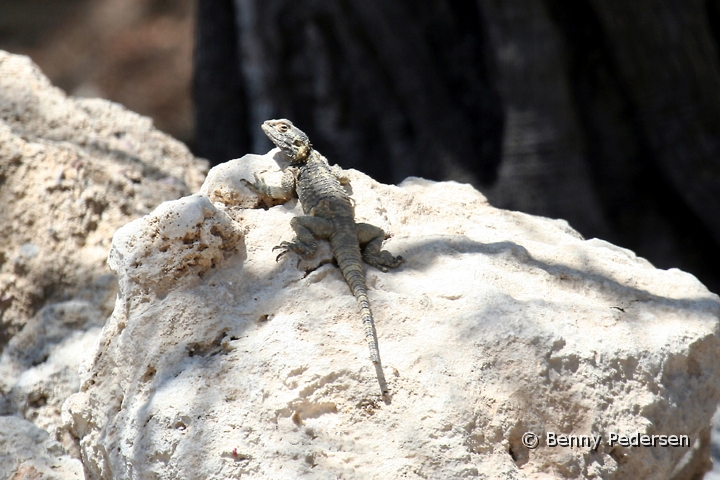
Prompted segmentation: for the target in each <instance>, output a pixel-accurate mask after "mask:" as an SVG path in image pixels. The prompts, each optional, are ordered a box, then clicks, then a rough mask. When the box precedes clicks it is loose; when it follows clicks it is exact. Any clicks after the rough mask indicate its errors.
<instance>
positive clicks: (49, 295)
mask: <svg viewBox="0 0 720 480" xmlns="http://www.w3.org/2000/svg"><path fill="white" fill-rule="evenodd" d="M206 170H207V162H205V161H202V160H200V159H196V158H195V157H193V155H192V154H191V153H190V152H189V151H188V149H187V147H185V146H184V145H182V144H181V143H180V142H178V141H177V140H174V139H172V138H170V137H169V136H167V135H164V134H163V133H162V132H159V131H158V130H157V129H155V128H154V127H153V126H152V121H151V120H150V119H149V118H146V117H142V116H140V115H138V114H136V113H133V112H130V111H128V110H126V109H124V108H123V107H122V106H120V105H118V104H114V103H111V102H108V101H104V100H97V99H74V98H72V97H68V96H66V95H65V94H64V93H63V92H62V91H61V90H59V89H57V88H55V87H53V86H52V85H51V84H50V82H49V81H48V79H47V78H46V77H45V76H44V75H42V73H41V72H40V70H39V69H38V68H37V66H35V65H34V64H33V63H32V62H31V61H30V59H29V58H27V57H23V56H19V55H11V54H9V53H7V52H3V51H0V232H2V235H1V236H2V242H0V415H3V416H18V417H22V418H24V419H26V420H29V421H31V422H33V424H34V425H35V426H36V427H40V428H41V429H44V430H46V435H47V434H49V436H50V438H53V439H59V440H60V441H61V443H62V444H63V445H64V446H65V447H67V448H68V449H69V450H70V451H71V453H74V454H77V455H78V456H79V451H77V450H76V451H75V452H73V451H72V450H73V447H75V442H73V441H72V439H70V438H68V437H69V434H68V433H67V432H66V431H64V430H63V429H62V428H59V427H61V418H60V407H61V405H62V403H63V402H64V401H65V400H66V399H67V397H68V396H69V395H71V394H72V393H75V392H77V389H78V388H79V385H80V381H79V377H78V366H79V364H80V358H81V356H82V354H83V353H85V352H86V351H87V350H89V349H90V348H91V346H92V345H94V344H95V343H96V341H97V336H98V334H99V332H100V327H101V326H102V325H103V322H104V321H105V319H106V318H107V317H108V316H109V315H110V313H111V312H112V309H113V304H114V300H115V295H116V292H117V282H116V279H115V278H114V276H113V275H112V273H111V272H110V270H109V269H108V267H107V265H106V260H107V254H108V251H109V248H110V242H111V238H112V235H113V233H114V232H115V231H116V230H117V229H118V228H119V227H121V226H122V225H124V224H126V223H128V222H129V221H131V220H133V219H135V218H137V217H139V216H141V215H143V214H146V213H148V212H150V211H151V210H152V209H154V208H155V207H156V206H157V205H159V204H160V203H161V202H163V201H165V200H169V199H176V198H178V197H181V196H183V195H188V194H189V193H190V192H192V191H196V190H197V189H199V188H200V185H201V183H202V179H203V178H204V174H205V172H206ZM183 228H184V226H183ZM2 429H6V430H2ZM36 430H37V429H35V430H33V429H31V428H29V427H27V426H26V425H25V424H24V423H21V424H17V423H8V422H5V423H3V424H2V426H0V435H3V434H4V435H5V436H6V437H7V438H10V437H9V435H11V434H12V435H13V437H12V438H13V440H12V442H10V440H8V441H7V442H6V444H9V443H8V442H10V443H17V444H18V445H20V444H24V443H23V442H26V441H27V442H31V443H32V442H35V438H36V437H37V435H38V434H37V431H36ZM23 435H29V437H28V438H25V439H23V438H22V436H23ZM47 445H49V444H47V443H44V442H41V443H38V444H37V445H36V448H35V450H33V451H34V452H35V453H34V454H33V456H32V458H34V457H35V456H37V458H41V457H43V458H44V456H43V455H42V454H41V453H39V452H40V450H38V449H41V448H43V447H44V446H47ZM8 448H9V447H8ZM53 448H54V447H53ZM5 451H7V452H12V449H8V450H5V449H4V447H2V446H0V455H2V454H3V453H4V452H5ZM48 454H49V455H50V456H53V455H54V454H53V453H52V452H48ZM13 458H15V459H16V460H17V459H18V458H20V457H13ZM23 458H25V457H23ZM13 462H15V460H13ZM23 462H24V461H23ZM23 462H21V464H20V465H19V466H18V465H16V463H11V464H6V463H4V462H3V461H2V460H0V478H3V479H4V478H11V477H12V475H17V476H16V477H14V478H39V477H36V476H34V474H33V469H38V468H40V467H38V466H37V465H36V464H35V463H32V462H30V461H28V463H27V464H25V463H23ZM9 465H15V466H16V467H17V469H16V470H3V468H5V467H7V468H8V469H9V468H11V467H10V466H9ZM38 465H39V464H38ZM77 465H80V463H79V461H78V462H77ZM12 468H15V467H12ZM53 471H54V472H55V473H54V474H52V475H51V474H50V473H47V472H45V470H43V473H42V474H38V475H41V476H42V478H60V477H61V476H62V472H64V471H65V470H57V471H55V470H53ZM6 472H9V473H8V474H7V475H4V473H6ZM18 472H19V473H18ZM79 475H80V478H82V472H80V474H79ZM67 478H78V477H77V475H75V474H73V473H72V472H70V473H69V474H68V476H67Z"/></svg>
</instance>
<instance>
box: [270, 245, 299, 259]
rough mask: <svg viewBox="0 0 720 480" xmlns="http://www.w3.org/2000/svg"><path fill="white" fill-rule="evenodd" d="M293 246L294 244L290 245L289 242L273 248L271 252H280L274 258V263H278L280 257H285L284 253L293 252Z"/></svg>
mask: <svg viewBox="0 0 720 480" xmlns="http://www.w3.org/2000/svg"><path fill="white" fill-rule="evenodd" d="M294 245H295V244H294V243H291V242H282V243H281V244H280V245H277V246H275V247H273V252H274V251H275V250H280V253H279V254H278V256H277V257H275V261H276V262H279V261H280V257H282V256H283V255H285V254H286V253H288V252H289V251H290V250H294V248H293V247H294Z"/></svg>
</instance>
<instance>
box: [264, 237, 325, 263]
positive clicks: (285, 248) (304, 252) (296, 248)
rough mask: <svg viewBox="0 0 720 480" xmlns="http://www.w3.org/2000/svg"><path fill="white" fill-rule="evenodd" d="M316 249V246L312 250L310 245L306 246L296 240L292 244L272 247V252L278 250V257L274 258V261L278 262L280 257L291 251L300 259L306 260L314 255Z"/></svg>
mask: <svg viewBox="0 0 720 480" xmlns="http://www.w3.org/2000/svg"><path fill="white" fill-rule="evenodd" d="M316 248H317V245H315V248H313V246H312V245H306V244H305V243H303V242H300V241H297V240H296V241H294V242H282V243H281V244H280V245H278V246H276V247H273V251H275V250H280V253H279V254H278V256H277V257H275V261H276V262H279V261H280V257H282V256H283V255H285V254H286V253H288V252H289V251H291V250H292V251H293V252H295V253H297V254H298V255H300V257H301V258H306V257H309V256H310V255H312V254H313V253H315V249H316Z"/></svg>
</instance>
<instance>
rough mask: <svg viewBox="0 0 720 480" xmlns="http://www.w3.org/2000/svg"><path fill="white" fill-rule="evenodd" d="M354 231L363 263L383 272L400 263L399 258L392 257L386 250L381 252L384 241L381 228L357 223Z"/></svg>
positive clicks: (400, 258) (383, 233) (400, 259)
mask: <svg viewBox="0 0 720 480" xmlns="http://www.w3.org/2000/svg"><path fill="white" fill-rule="evenodd" d="M355 230H356V232H357V237H358V242H359V243H360V247H361V248H362V258H363V261H364V262H365V263H367V264H368V265H371V266H373V267H375V268H377V269H378V270H380V271H383V272H387V269H388V268H395V267H397V266H398V265H400V264H401V263H402V260H403V259H402V257H401V256H397V257H394V256H393V255H392V254H391V253H390V252H388V251H387V250H382V242H383V240H385V232H384V231H383V229H382V228H380V227H376V226H375V225H371V224H369V223H358V224H357V225H356V226H355Z"/></svg>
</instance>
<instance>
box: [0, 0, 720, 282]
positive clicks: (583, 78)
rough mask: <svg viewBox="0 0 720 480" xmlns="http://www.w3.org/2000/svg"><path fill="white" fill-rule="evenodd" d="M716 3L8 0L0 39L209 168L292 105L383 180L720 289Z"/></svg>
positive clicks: (1, 5) (256, 142)
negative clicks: (607, 246)
mask: <svg viewBox="0 0 720 480" xmlns="http://www.w3.org/2000/svg"><path fill="white" fill-rule="evenodd" d="M719 45H720V0H693V1H689V2H669V1H664V0H635V1H633V2H627V1H625V0H602V1H601V0H572V1H570V0H503V1H493V0H427V1H423V2H420V1H411V0H395V1H392V2H388V1H385V0H365V1H363V2H354V1H350V0H334V1H327V2H322V1H317V0H293V1H290V0H64V1H62V2H57V1H54V0H3V1H2V2H0V49H3V50H7V51H9V52H12V53H21V54H25V55H29V56H30V57H31V58H32V59H33V60H34V61H35V62H36V63H37V64H38V65H39V66H40V67H41V69H42V70H43V72H44V73H45V74H46V75H48V76H49V77H50V79H51V81H52V82H53V83H54V84H55V85H56V86H58V87H60V88H62V89H63V90H65V91H66V92H68V93H69V94H71V95H77V96H85V97H95V96H97V97H103V98H107V99H110V100H113V101H116V102H119V103H122V104H123V105H125V106H126V107H128V108H130V109H131V110H134V111H136V112H139V113H141V114H144V115H148V116H150V117H152V118H153V119H154V122H155V125H156V126H157V127H158V128H160V129H161V130H163V131H165V132H167V133H169V134H171V135H173V136H175V137H176V138H178V139H180V140H182V141H183V142H185V143H187V144H188V145H189V146H190V148H191V149H192V150H193V152H194V153H195V154H196V155H198V156H201V157H205V158H208V159H209V160H210V161H211V162H212V163H215V164H216V163H219V162H223V161H225V160H228V159H231V158H236V157H239V156H242V155H244V154H245V153H249V152H254V153H262V152H264V151H266V150H267V149H269V148H270V144H269V143H268V142H267V140H266V139H265V138H264V135H263V134H262V132H261V131H260V128H259V125H260V123H261V122H262V121H263V120H265V119H268V118H277V117H286V118H290V119H291V120H293V121H294V122H295V123H296V124H297V125H298V126H299V127H300V128H302V129H303V130H305V131H306V133H308V135H309V136H310V138H311V139H312V141H313V143H314V145H315V147H317V148H318V150H320V151H321V152H322V153H323V154H325V155H326V156H327V157H328V158H329V160H330V162H331V163H338V164H340V165H341V166H343V167H345V168H356V169H358V170H361V171H364V172H366V173H368V174H369V175H371V176H373V177H374V178H376V179H377V180H379V181H382V182H386V183H399V182H400V181H402V180H403V179H404V178H406V177H407V176H410V175H416V176H422V177H425V178H429V179H434V180H447V179H453V180H457V181H461V182H469V183H472V184H473V185H475V186H476V187H477V188H478V189H480V191H482V192H483V193H484V194H485V195H486V196H487V197H488V198H489V199H490V202H491V203H492V204H493V205H495V206H497V207H501V208H509V209H514V210H520V211H524V212H528V213H533V214H538V215H544V216H549V217H554V218H564V219H566V220H568V221H569V222H570V224H571V225H572V226H573V227H574V228H576V229H577V230H579V231H580V232H581V233H582V234H583V235H584V236H585V237H587V238H589V237H599V238H602V239H605V240H608V241H610V242H612V243H615V244H617V245H620V246H623V247H626V248H629V249H632V250H634V251H635V252H636V253H637V254H638V255H640V256H643V257H645V258H647V259H648V260H650V261H651V262H652V263H653V264H654V265H655V266H657V267H660V268H670V267H678V268H681V269H683V270H687V271H690V272H692V273H694V274H695V275H696V276H697V277H698V278H699V279H700V280H701V281H703V282H704V283H705V284H706V285H707V286H708V287H709V288H710V289H711V290H713V291H715V292H718V291H720V255H719V254H718V250H719V249H720V62H719V52H720V48H719Z"/></svg>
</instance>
